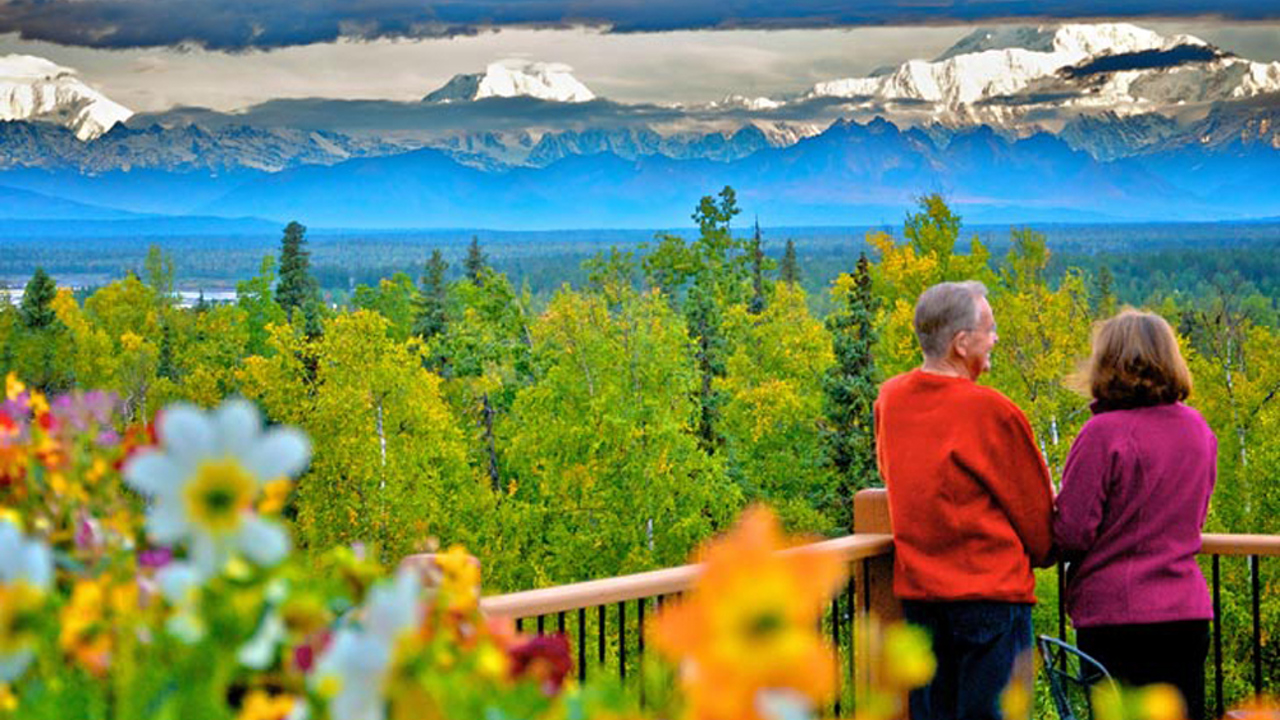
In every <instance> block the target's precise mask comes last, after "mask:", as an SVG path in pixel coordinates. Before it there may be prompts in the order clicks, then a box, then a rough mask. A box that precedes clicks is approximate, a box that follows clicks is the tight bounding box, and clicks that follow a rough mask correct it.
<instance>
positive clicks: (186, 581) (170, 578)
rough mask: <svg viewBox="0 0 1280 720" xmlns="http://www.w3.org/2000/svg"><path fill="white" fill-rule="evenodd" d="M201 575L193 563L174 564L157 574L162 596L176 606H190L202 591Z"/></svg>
mask: <svg viewBox="0 0 1280 720" xmlns="http://www.w3.org/2000/svg"><path fill="white" fill-rule="evenodd" d="M200 582H201V580H200V574H199V573H198V572H196V569H195V567H194V566H193V565H191V563H185V562H172V563H169V564H168V565H165V566H164V567H162V568H160V571H159V572H157V573H156V584H157V585H159V586H160V594H161V595H163V596H164V597H165V599H166V600H168V601H169V602H171V603H173V604H174V605H188V604H190V603H191V602H192V601H194V600H195V592H196V591H197V590H199V589H200Z"/></svg>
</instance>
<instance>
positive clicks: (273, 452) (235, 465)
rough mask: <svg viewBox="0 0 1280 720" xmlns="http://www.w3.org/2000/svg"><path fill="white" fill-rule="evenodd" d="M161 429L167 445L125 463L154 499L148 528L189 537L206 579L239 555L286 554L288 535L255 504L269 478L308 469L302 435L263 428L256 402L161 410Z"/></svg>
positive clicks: (166, 537) (129, 478)
mask: <svg viewBox="0 0 1280 720" xmlns="http://www.w3.org/2000/svg"><path fill="white" fill-rule="evenodd" d="M158 434H159V437H160V446H161V447H160V448H158V449H153V450H150V451H144V452H141V453H139V454H138V455H136V456H134V458H133V459H132V460H131V461H130V462H129V464H128V465H126V466H125V468H124V479H125V482H127V483H128V484H129V485H130V486H132V487H133V488H134V489H136V490H138V491H139V492H141V493H143V494H144V495H147V496H149V497H150V498H151V500H152V502H151V507H150V508H148V510H147V530H148V531H149V533H150V535H151V538H152V539H153V540H154V541H155V542H157V543H160V544H162V545H174V544H177V543H180V542H185V543H186V544H187V554H188V558H189V559H190V561H191V564H192V566H193V568H194V569H195V571H196V573H197V575H198V577H200V578H201V579H207V578H209V577H212V576H213V575H215V574H217V573H218V572H219V571H220V570H221V569H222V567H223V566H224V565H226V563H227V561H228V560H229V559H230V558H231V557H232V556H233V555H236V554H239V555H241V556H243V557H245V558H247V559H248V560H250V561H252V562H253V563H255V564H257V565H259V566H263V567H269V566H271V565H274V564H276V563H278V562H279V561H280V560H282V559H284V557H285V555H287V554H288V553H289V535H288V533H287V532H286V531H285V529H284V527H283V526H281V525H280V524H279V523H276V522H272V521H270V520H267V519H265V518H262V517H259V516H258V514H257V513H256V512H255V511H254V501H255V500H256V499H257V497H258V494H259V492H260V491H261V489H262V486H263V485H265V484H266V483H268V482H271V481H273V480H277V479H279V478H282V477H293V476H295V475H297V474H298V473H300V472H302V470H303V469H304V468H306V466H307V461H308V460H309V459H310V457H311V446H310V443H309V442H308V441H307V438H306V436H305V435H304V434H303V433H302V432H300V431H299V430H296V429H294V428H287V427H277V428H271V429H268V430H266V431H265V432H264V431H263V429H262V420H261V418H260V417H259V416H258V411H257V409H256V408H255V407H254V406H253V405H252V404H250V403H248V402H246V401H244V400H228V401H226V402H224V403H223V404H222V405H221V406H220V407H219V408H217V409H216V410H213V411H211V412H205V411H202V410H200V409H199V408H196V407H194V406H191V405H182V404H179V405H171V406H169V407H167V408H165V410H164V411H163V412H162V413H161V415H160V423H159V433H158Z"/></svg>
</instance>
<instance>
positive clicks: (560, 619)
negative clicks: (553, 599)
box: [556, 610, 564, 635]
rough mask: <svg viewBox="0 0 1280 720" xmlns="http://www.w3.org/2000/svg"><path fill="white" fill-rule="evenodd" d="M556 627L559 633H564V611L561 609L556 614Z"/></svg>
mask: <svg viewBox="0 0 1280 720" xmlns="http://www.w3.org/2000/svg"><path fill="white" fill-rule="evenodd" d="M556 629H557V630H559V631H560V634H561V635H563V634H564V611H563V610H561V611H560V612H559V614H557V615H556Z"/></svg>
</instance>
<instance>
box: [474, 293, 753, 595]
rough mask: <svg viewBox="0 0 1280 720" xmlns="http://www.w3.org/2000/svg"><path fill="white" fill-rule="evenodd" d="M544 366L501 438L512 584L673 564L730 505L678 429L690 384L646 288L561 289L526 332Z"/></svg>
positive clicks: (675, 326)
mask: <svg viewBox="0 0 1280 720" xmlns="http://www.w3.org/2000/svg"><path fill="white" fill-rule="evenodd" d="M532 334H533V339H534V344H533V351H534V354H535V356H536V363H537V364H538V365H539V366H540V367H542V368H543V370H542V372H541V373H540V375H539V379H538V381H537V382H536V383H534V384H531V385H528V386H526V387H524V388H522V389H521V390H520V392H519V394H518V395H517V398H516V401H515V403H514V405H513V406H512V409H511V419H510V422H507V423H504V424H503V425H502V430H501V431H500V433H499V437H500V438H501V440H502V442H501V444H502V447H503V453H502V454H503V456H504V457H505V458H506V463H507V466H508V467H509V473H510V474H509V476H508V478H507V482H506V483H505V484H504V486H503V489H504V491H505V492H506V494H507V497H506V498H504V500H503V502H502V506H501V508H502V510H501V512H502V513H503V514H504V516H505V517H507V518H509V519H508V520H506V521H504V522H502V523H500V524H499V527H498V528H497V529H495V532H496V533H500V537H498V538H495V542H494V544H495V546H498V547H503V548H507V549H508V550H507V552H508V553H509V554H508V557H509V558H510V559H509V561H508V563H507V567H508V568H509V569H510V571H511V572H513V573H515V574H514V575H513V576H512V581H513V582H515V583H516V585H517V586H524V587H527V586H529V585H530V584H535V583H536V584H544V583H548V582H568V581H571V580H582V579H587V578H590V577H600V576H604V575H610V574H619V573H626V572H635V571H639V570H646V569H650V568H654V567H663V566H667V565H670V564H678V563H680V562H683V558H685V557H687V553H688V552H689V551H690V550H692V549H693V548H694V547H695V546H696V544H697V543H698V542H699V541H700V540H701V539H703V538H704V537H706V536H707V535H708V534H709V533H711V532H712V531H714V530H715V529H717V528H719V527H722V526H723V524H724V523H725V522H727V520H728V518H729V517H730V515H731V514H732V512H733V511H735V510H736V509H737V508H738V507H739V506H740V504H741V503H740V499H739V495H738V493H737V492H736V490H735V489H734V488H733V486H732V485H730V484H728V482H727V481H726V479H725V476H724V473H723V469H722V466H721V465H720V464H719V462H718V461H716V460H714V459H712V458H710V457H708V456H707V455H706V454H705V453H704V452H703V451H702V450H701V449H699V447H698V442H697V440H696V438H694V437H693V436H692V435H691V434H690V433H689V432H688V431H687V429H688V427H689V426H690V424H691V423H692V422H693V421H694V419H695V418H696V416H697V412H698V406H697V404H696V400H695V398H696V395H695V388H696V387H697V386H698V383H699V382H700V381H699V378H698V375H697V373H696V370H695V368H694V364H693V361H692V358H691V356H690V347H689V341H688V335H687V332H686V330H685V328H684V325H683V323H682V322H681V320H680V317H679V316H678V315H677V314H676V313H675V312H673V311H672V309H671V308H670V306H669V304H668V303H667V302H666V301H665V299H664V298H662V297H661V296H660V295H659V294H657V293H646V294H644V295H638V294H636V293H634V292H628V293H625V295H624V296H623V297H622V298H621V299H620V304H619V306H618V308H617V309H616V310H612V311H611V310H610V308H609V307H608V303H607V302H606V300H605V298H604V297H602V296H600V295H596V294H590V295H584V294H580V293H577V292H573V291H572V290H568V289H565V290H561V291H560V292H558V293H556V296H555V297H554V298H553V299H552V300H551V304H550V305H549V307H548V308H547V310H546V312H545V313H544V314H543V315H542V316H541V317H540V318H538V320H537V321H536V322H535V323H534V324H533V328H532Z"/></svg>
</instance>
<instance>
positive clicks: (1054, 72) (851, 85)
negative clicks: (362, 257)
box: [805, 23, 1280, 130]
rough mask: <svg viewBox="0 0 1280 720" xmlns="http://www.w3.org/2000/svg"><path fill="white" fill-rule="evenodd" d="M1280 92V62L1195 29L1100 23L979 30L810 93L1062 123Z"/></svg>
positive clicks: (949, 120) (1020, 125)
mask: <svg viewBox="0 0 1280 720" xmlns="http://www.w3.org/2000/svg"><path fill="white" fill-rule="evenodd" d="M1278 91H1280V63H1258V62H1252V61H1250V60H1247V59H1244V58H1240V57H1236V56H1234V55H1230V54H1228V53H1224V52H1222V51H1221V50H1218V49H1217V48H1214V47H1213V46H1211V45H1209V44H1208V43H1206V42H1204V41H1203V40H1201V39H1199V38H1195V37H1192V36H1189V35H1175V36H1170V37H1167V36H1163V35H1160V34H1158V33H1155V32H1152V31H1150V30H1146V29H1144V28H1140V27H1137V26H1135V25H1130V24H1127V23H1100V24H1090V25H1084V24H1077V25H1062V26H1057V27H1037V28H1009V29H1005V30H1000V31H990V30H979V31H976V32H974V33H972V34H970V35H969V36H967V37H965V38H964V39H962V40H961V41H960V42H958V43H956V45H954V46H953V47H952V48H951V49H949V50H947V51H946V52H945V53H943V54H942V55H941V56H939V57H938V58H937V59H936V60H933V61H926V60H911V61H909V62H906V63H903V64H902V65H900V66H898V67H897V68H895V69H893V70H892V71H888V72H881V73H877V74H875V75H873V76H871V77H865V78H845V79H841V80H832V81H828V82H822V83H818V84H817V85H815V86H814V87H813V89H812V90H811V91H810V92H809V93H808V94H807V95H806V96H805V97H807V98H810V99H812V98H823V97H834V98H847V99H851V100H854V101H855V102H857V103H860V104H862V105H865V106H866V107H869V108H872V107H883V108H885V109H886V110H887V111H888V113H889V114H890V115H894V114H901V115H903V116H911V115H915V116H917V117H918V118H919V119H921V120H922V121H934V122H942V123H945V124H950V125H969V124H977V123H988V124H992V125H995V126H998V127H1004V128H1006V129H1015V128H1016V129H1019V130H1034V129H1040V128H1044V127H1049V128H1051V129H1055V130H1056V129H1060V128H1061V126H1062V124H1063V123H1064V122H1066V120H1068V119H1069V118H1070V117H1073V116H1074V115H1078V114H1082V113H1084V114H1087V113H1095V112H1104V111H1105V112H1108V113H1112V114H1114V115H1117V116H1121V117H1124V116H1130V115H1139V114H1145V113H1151V112H1157V113H1164V114H1175V113H1179V112H1184V111H1185V110H1186V109H1187V107H1186V106H1187V105H1188V104H1207V103H1212V102H1216V101H1222V100H1237V99H1241V98H1249V97H1254V96H1256V95H1260V94H1264V93H1272V92H1278ZM895 111H896V112H895ZM1028 116H1033V117H1035V118H1036V119H1035V121H1034V122H1033V123H1028V122H1027V118H1028ZM1046 119H1047V122H1046ZM1055 124H1056V127H1053V126H1054V125H1055Z"/></svg>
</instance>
